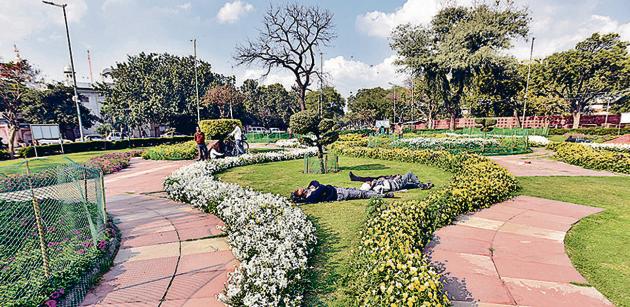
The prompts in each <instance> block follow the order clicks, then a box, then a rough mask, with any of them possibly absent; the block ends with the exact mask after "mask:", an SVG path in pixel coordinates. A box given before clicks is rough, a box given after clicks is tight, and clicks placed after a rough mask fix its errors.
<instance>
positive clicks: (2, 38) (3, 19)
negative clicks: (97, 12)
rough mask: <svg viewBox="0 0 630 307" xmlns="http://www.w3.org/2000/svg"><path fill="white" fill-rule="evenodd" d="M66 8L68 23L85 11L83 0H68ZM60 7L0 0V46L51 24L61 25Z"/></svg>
mask: <svg viewBox="0 0 630 307" xmlns="http://www.w3.org/2000/svg"><path fill="white" fill-rule="evenodd" d="M65 2H66V3H68V7H67V8H66V11H67V14H68V23H76V22H79V21H80V20H81V18H82V17H83V16H84V15H85V13H86V11H87V3H86V2H85V0H70V1H65ZM63 24H64V20H63V13H62V11H61V8H58V7H53V6H50V5H47V4H44V3H42V2H41V1H0V29H2V31H0V47H4V46H2V45H3V43H5V44H7V45H9V44H13V42H16V41H19V40H21V39H24V38H26V37H27V36H29V35H31V34H33V33H36V32H38V31H41V30H44V29H46V28H47V27H49V26H51V25H63Z"/></svg>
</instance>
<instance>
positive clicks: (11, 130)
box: [7, 124, 17, 157]
mask: <svg viewBox="0 0 630 307" xmlns="http://www.w3.org/2000/svg"><path fill="white" fill-rule="evenodd" d="M16 132H17V127H16V126H13V125H10V124H9V144H7V145H8V146H9V153H10V154H11V157H13V156H14V155H15V134H16Z"/></svg>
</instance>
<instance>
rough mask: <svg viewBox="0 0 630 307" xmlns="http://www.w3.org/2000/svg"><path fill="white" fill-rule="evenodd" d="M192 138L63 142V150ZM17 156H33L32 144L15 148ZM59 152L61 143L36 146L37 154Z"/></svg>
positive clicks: (56, 153) (183, 140) (44, 154)
mask: <svg viewBox="0 0 630 307" xmlns="http://www.w3.org/2000/svg"><path fill="white" fill-rule="evenodd" d="M189 140H192V137H191V136H177V137H169V138H138V139H131V140H129V141H127V140H124V141H91V142H76V143H68V144H63V150H64V152H65V153H73V152H85V151H96V150H113V149H125V148H133V147H148V146H157V145H162V144H174V143H181V142H185V141H189ZM17 154H18V156H19V157H34V156H35V149H34V148H33V147H32V146H29V147H22V148H19V149H18V150H17ZM58 154H61V145H59V144H54V145H43V146H37V155H39V156H40V157H41V156H51V155H58Z"/></svg>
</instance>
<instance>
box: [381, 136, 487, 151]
mask: <svg viewBox="0 0 630 307" xmlns="http://www.w3.org/2000/svg"><path fill="white" fill-rule="evenodd" d="M391 145H392V147H398V148H410V149H435V150H445V149H462V150H466V149H481V148H482V147H487V146H498V145H499V142H498V141H497V140H495V139H490V138H425V137H416V138H411V139H398V140H396V141H394V142H392V144H391Z"/></svg>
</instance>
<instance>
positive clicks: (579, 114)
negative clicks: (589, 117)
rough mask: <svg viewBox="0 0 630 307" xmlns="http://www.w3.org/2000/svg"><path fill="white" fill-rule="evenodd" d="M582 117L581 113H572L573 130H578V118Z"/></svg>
mask: <svg viewBox="0 0 630 307" xmlns="http://www.w3.org/2000/svg"><path fill="white" fill-rule="evenodd" d="M581 117H582V112H580V111H574V112H573V129H577V128H580V118H581Z"/></svg>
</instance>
